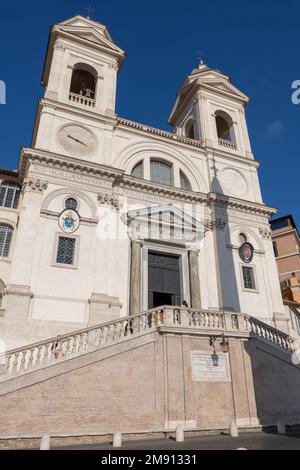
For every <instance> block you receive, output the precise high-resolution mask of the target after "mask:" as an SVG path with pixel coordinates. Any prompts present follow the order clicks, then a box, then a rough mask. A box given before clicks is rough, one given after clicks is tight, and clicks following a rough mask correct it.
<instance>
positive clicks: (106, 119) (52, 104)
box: [39, 98, 117, 126]
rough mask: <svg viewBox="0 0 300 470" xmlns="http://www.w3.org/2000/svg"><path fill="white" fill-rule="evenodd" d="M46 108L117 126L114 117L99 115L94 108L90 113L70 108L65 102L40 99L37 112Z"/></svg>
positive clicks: (83, 109) (73, 107) (86, 110)
mask: <svg viewBox="0 0 300 470" xmlns="http://www.w3.org/2000/svg"><path fill="white" fill-rule="evenodd" d="M46 106H48V107H49V108H53V109H54V110H56V109H59V110H62V111H67V112H72V114H73V115H74V114H76V115H77V116H79V117H83V116H84V117H85V118H86V117H88V118H89V119H92V120H94V121H97V122H103V123H104V124H110V125H111V126H116V125H117V119H116V117H115V118H114V117H110V116H106V115H104V114H101V113H99V112H98V111H97V110H96V109H95V108H93V111H91V110H89V109H86V108H80V107H76V106H72V105H71V104H69V103H67V102H62V101H56V100H51V99H50V98H41V99H40V101H39V112H41V111H42V110H43V108H45V107H46Z"/></svg>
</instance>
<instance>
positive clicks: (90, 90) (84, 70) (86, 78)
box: [70, 64, 97, 99]
mask: <svg viewBox="0 0 300 470" xmlns="http://www.w3.org/2000/svg"><path fill="white" fill-rule="evenodd" d="M96 78H97V73H96V70H94V69H93V68H92V67H90V66H89V65H87V64H76V65H75V67H74V70H73V74H72V79H71V86H70V93H74V94H76V95H80V96H85V97H86V98H90V99H95V95H96Z"/></svg>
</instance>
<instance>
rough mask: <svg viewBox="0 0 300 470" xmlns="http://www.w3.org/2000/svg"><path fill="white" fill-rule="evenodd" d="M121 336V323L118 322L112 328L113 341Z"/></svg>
mask: <svg viewBox="0 0 300 470" xmlns="http://www.w3.org/2000/svg"><path fill="white" fill-rule="evenodd" d="M120 337H121V323H120V322H118V323H117V324H116V326H115V328H114V336H113V341H114V342H116V341H119V339H120Z"/></svg>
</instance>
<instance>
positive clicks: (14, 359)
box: [10, 354, 18, 372]
mask: <svg viewBox="0 0 300 470" xmlns="http://www.w3.org/2000/svg"><path fill="white" fill-rule="evenodd" d="M17 370H18V355H17V354H13V355H12V362H11V370H10V372H14V371H17Z"/></svg>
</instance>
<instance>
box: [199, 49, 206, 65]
mask: <svg viewBox="0 0 300 470" xmlns="http://www.w3.org/2000/svg"><path fill="white" fill-rule="evenodd" d="M204 57H205V55H204V54H203V52H201V51H199V52H198V60H199V64H200V65H203V64H204Z"/></svg>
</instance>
